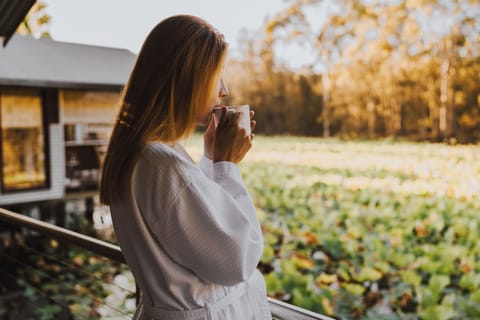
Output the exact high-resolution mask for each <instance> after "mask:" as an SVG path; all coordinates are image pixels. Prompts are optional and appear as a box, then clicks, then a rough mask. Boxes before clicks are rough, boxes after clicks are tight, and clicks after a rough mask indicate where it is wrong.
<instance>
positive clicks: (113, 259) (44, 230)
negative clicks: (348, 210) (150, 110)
mask: <svg viewBox="0 0 480 320" xmlns="http://www.w3.org/2000/svg"><path fill="white" fill-rule="evenodd" d="M34 3H35V1H15V2H10V1H0V12H1V14H0V38H1V39H2V42H3V46H4V47H5V48H2V49H0V50H1V51H0V71H1V72H0V104H1V105H0V106H1V107H2V108H1V109H0V110H1V116H2V117H1V118H2V122H1V128H2V131H1V132H2V134H1V135H0V146H1V148H0V149H1V150H2V151H3V152H0V165H1V167H2V175H1V189H0V206H3V207H4V208H0V221H2V225H1V226H2V227H1V229H0V236H1V240H2V244H1V245H0V249H1V250H0V262H1V266H2V267H0V280H1V282H0V319H18V318H25V317H29V316H32V312H35V310H36V311H39V310H40V312H45V313H43V316H42V317H43V318H45V319H46V318H48V317H49V315H52V314H55V318H58V319H67V318H68V319H71V317H72V316H73V317H74V318H75V319H77V318H80V319H83V318H85V319H90V318H92V317H95V318H97V317H102V313H101V312H98V310H101V309H102V308H103V309H109V310H110V311H113V314H114V316H113V318H115V319H118V318H131V316H132V315H133V313H132V306H131V305H130V307H129V308H126V307H125V306H122V305H115V301H113V302H112V301H111V299H110V300H108V298H105V297H103V293H104V292H103V291H102V290H100V291H94V290H89V289H88V288H86V287H83V286H81V285H74V286H71V287H69V286H68V283H69V281H68V280H69V277H70V278H71V277H77V276H78V275H82V276H81V277H82V279H83V278H85V277H86V278H88V280H86V281H87V282H88V283H89V286H90V289H92V288H104V287H105V286H108V285H112V283H113V281H112V278H113V277H114V276H115V273H116V272H119V270H123V271H126V272H128V267H127V266H126V265H125V261H124V259H123V256H122V253H121V251H120V248H119V247H118V246H116V245H114V244H112V243H109V242H105V241H101V240H99V239H96V238H94V237H91V236H87V235H85V234H82V233H78V232H74V231H71V230H68V229H67V228H63V227H62V225H63V224H64V223H61V222H60V223H59V221H57V220H58V219H55V218H52V219H50V220H51V221H52V222H54V223H47V222H45V221H41V220H40V219H35V218H31V217H28V216H26V215H25V214H20V213H17V212H14V211H12V208H22V207H25V206H27V207H35V208H37V207H44V208H47V209H46V210H44V211H42V214H43V213H46V214H47V215H48V216H52V215H53V216H56V217H57V218H58V217H59V215H58V214H57V213H55V212H53V211H52V210H53V208H54V207H55V206H58V204H59V203H63V201H65V200H67V199H71V198H82V197H84V198H86V200H87V201H89V200H90V201H91V199H92V195H94V194H96V192H97V191H96V189H95V187H92V186H96V185H97V183H98V181H97V179H98V175H95V172H98V168H99V165H100V162H101V156H102V152H103V151H104V147H105V141H106V140H105V139H104V133H105V132H107V131H108V130H109V127H108V125H107V124H106V121H104V122H102V121H99V119H100V120H101V119H111V118H112V114H113V113H115V110H109V109H108V108H107V107H106V106H107V105H108V106H110V105H113V104H114V103H113V102H114V101H115V99H117V98H118V94H119V91H120V89H121V87H122V86H123V83H124V81H125V79H126V74H127V73H126V72H127V70H129V69H130V67H131V63H132V62H133V59H134V56H133V54H131V53H129V52H126V51H123V50H116V49H109V48H100V47H91V46H90V47H87V46H81V45H72V44H65V43H56V42H55V41H51V40H33V39H30V38H26V37H19V36H14V37H12V34H13V33H14V31H15V29H16V27H17V26H18V24H19V23H20V22H21V21H22V19H23V17H24V16H25V15H26V13H27V12H28V10H29V9H30V8H31V6H32V5H33V4H34ZM10 41H11V42H10ZM7 44H8V45H9V46H8V47H6V45H7ZM30 52H36V55H35V57H33V56H31V55H30V54H29V53H30ZM93 56H95V57H96V58H95V59H93V58H92V57H93ZM65 57H72V58H71V59H70V60H68V59H66V58H65ZM98 57H100V58H98ZM72 59H74V60H76V61H75V64H74V63H72V62H71V61H72ZM78 59H80V60H81V61H80V63H79V61H78ZM82 59H83V60H82ZM69 61H70V62H69ZM20 66H21V68H20ZM86 66H87V67H86ZM72 67H73V70H72ZM75 68H76V69H75ZM105 70H110V71H105ZM112 70H113V73H112ZM18 146H20V147H21V148H18ZM15 150H16V151H15ZM15 159H21V161H18V163H14V165H12V161H13V162H15V161H14V160H15ZM7 160H8V161H7ZM7 163H9V166H8V167H7V166H6V164H7ZM95 170H97V171H95ZM85 192H87V193H85ZM9 209H10V210H9ZM63 209H64V208H63ZM63 209H62V210H63ZM62 210H61V211H62ZM60 216H61V214H60ZM64 219H65V217H63V222H64ZM60 220H62V219H60ZM43 242H46V243H48V244H49V245H50V246H49V247H48V248H45V247H42V246H40V245H39V244H40V243H43ZM57 248H58V250H54V249H57ZM69 248H75V249H69ZM64 249H65V250H66V251H65V250H64ZM62 250H64V251H63V253H62V252H58V251H62ZM79 250H80V251H79ZM72 251H75V252H81V253H79V257H81V256H83V255H88V256H89V257H90V260H92V261H100V260H101V261H103V264H99V265H102V266H106V270H95V271H92V270H90V269H88V268H86V267H85V265H84V264H83V262H82V260H81V259H77V260H75V257H74V259H73V260H68V259H67V260H65V259H63V258H64V257H65V254H66V255H67V256H68V255H69V254H71V252H72ZM65 252H66V253H65ZM25 256H26V257H27V260H24V259H23V258H24V257H25ZM33 257H36V258H37V259H36V260H32V258H33ZM29 259H30V260H29ZM90 260H89V261H90ZM110 272H111V273H110ZM98 274H101V275H102V276H98ZM104 276H106V277H104ZM116 286H117V287H120V289H121V290H122V291H124V292H126V293H125V294H126V296H129V297H131V296H133V297H134V300H135V301H136V302H138V296H139V292H138V291H137V290H136V288H135V285H133V288H125V286H123V288H122V287H121V286H118V285H116ZM126 286H127V287H128V285H126ZM96 292H98V296H96ZM82 299H83V300H82ZM20 301H23V302H20ZM268 301H269V303H270V306H271V309H272V314H273V316H274V319H291V320H308V319H323V320H327V319H330V318H328V317H326V316H323V315H320V314H317V313H314V312H311V311H309V310H306V309H303V308H299V307H296V306H293V305H291V304H287V303H284V302H282V301H279V300H276V299H272V298H268ZM86 302H87V303H86ZM86 304H88V305H86ZM133 309H134V306H133ZM32 310H33V311H32ZM92 312H93V313H92ZM36 316H38V314H36ZM107 318H110V319H112V316H110V317H107Z"/></svg>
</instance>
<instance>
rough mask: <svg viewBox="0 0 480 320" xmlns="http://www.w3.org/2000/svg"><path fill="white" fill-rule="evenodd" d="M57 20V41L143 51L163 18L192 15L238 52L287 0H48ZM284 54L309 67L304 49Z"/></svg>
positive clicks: (292, 63) (53, 32)
mask: <svg viewBox="0 0 480 320" xmlns="http://www.w3.org/2000/svg"><path fill="white" fill-rule="evenodd" d="M43 2H45V3H46V4H47V13H48V14H49V15H50V16H51V17H52V21H51V24H50V33H51V36H52V37H53V39H55V40H57V41H66V42H74V43H83V44H93V45H100V46H108V47H115V48H124V49H128V50H130V51H132V52H134V53H138V51H139V49H140V46H141V45H142V42H143V40H144V38H145V37H146V35H147V34H148V32H149V31H150V30H151V29H152V28H153V27H154V26H155V25H156V24H157V23H158V22H160V21H161V20H163V19H164V18H166V17H168V16H171V15H175V14H181V13H186V14H193V15H196V16H199V17H201V18H203V19H205V20H207V21H208V22H210V23H211V24H212V25H213V26H214V27H215V28H217V29H218V30H220V32H222V33H223V34H224V35H225V37H226V40H227V42H229V44H230V48H231V49H230V51H231V52H230V54H231V55H235V54H236V53H238V51H237V48H238V35H239V32H240V31H241V30H242V29H246V30H248V31H249V32H252V33H254V32H261V31H262V30H263V26H264V23H265V21H266V19H268V18H271V17H273V16H274V15H275V14H276V13H278V12H279V11H281V9H282V8H285V7H286V6H287V5H288V3H285V1H284V0H236V1H232V0H82V1H78V0H75V1H74V0H43ZM279 51H280V56H281V58H282V59H283V60H286V61H287V62H288V63H289V65H290V66H292V67H294V68H300V67H301V66H302V65H304V64H308V63H309V62H310V60H311V56H310V55H311V54H310V52H308V50H307V49H305V48H300V47H298V46H288V47H286V48H282V50H279Z"/></svg>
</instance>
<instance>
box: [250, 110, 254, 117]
mask: <svg viewBox="0 0 480 320" xmlns="http://www.w3.org/2000/svg"><path fill="white" fill-rule="evenodd" d="M254 116H255V111H253V110H250V119H253V117H254Z"/></svg>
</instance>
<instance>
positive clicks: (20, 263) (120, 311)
mask: <svg viewBox="0 0 480 320" xmlns="http://www.w3.org/2000/svg"><path fill="white" fill-rule="evenodd" d="M4 257H6V258H7V259H9V260H11V261H13V262H15V263H17V264H19V265H21V266H23V267H26V268H30V269H33V270H34V271H36V272H38V273H39V274H41V275H43V276H44V277H46V278H48V279H49V280H51V281H52V282H57V280H56V279H54V278H53V277H51V276H49V275H48V274H46V273H45V272H43V271H40V270H39V269H36V268H35V267H33V266H31V265H29V264H26V263H23V262H22V261H20V260H18V259H16V258H14V257H12V256H10V255H8V254H6V255H4ZM66 287H67V288H69V289H71V290H72V291H73V292H75V291H76V290H75V288H74V287H72V286H71V285H66ZM85 295H87V296H89V297H91V298H92V299H93V300H94V301H97V302H99V303H100V304H103V305H104V306H107V307H108V308H109V309H111V310H113V311H115V312H117V313H118V314H120V315H122V316H124V317H125V318H126V319H130V318H131V316H130V315H128V314H127V313H125V312H123V311H122V310H119V309H117V308H115V307H113V306H111V305H109V304H108V303H105V302H104V301H102V300H100V299H99V298H97V297H95V296H94V295H92V294H91V293H85Z"/></svg>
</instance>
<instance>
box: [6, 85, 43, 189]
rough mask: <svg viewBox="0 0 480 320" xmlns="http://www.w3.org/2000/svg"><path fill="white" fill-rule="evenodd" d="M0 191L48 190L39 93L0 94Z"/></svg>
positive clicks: (16, 91) (18, 91)
mask: <svg viewBox="0 0 480 320" xmlns="http://www.w3.org/2000/svg"><path fill="white" fill-rule="evenodd" d="M0 115H1V129H2V133H1V137H2V139H1V148H2V152H1V155H2V159H1V164H2V191H3V192H7V191H15V190H25V189H35V188H42V187H47V186H48V178H47V172H46V160H45V156H46V152H45V132H44V124H43V117H42V103H41V98H40V92H38V91H36V90H26V89H18V90H14V89H8V90H5V89H2V91H1V92H0Z"/></svg>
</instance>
